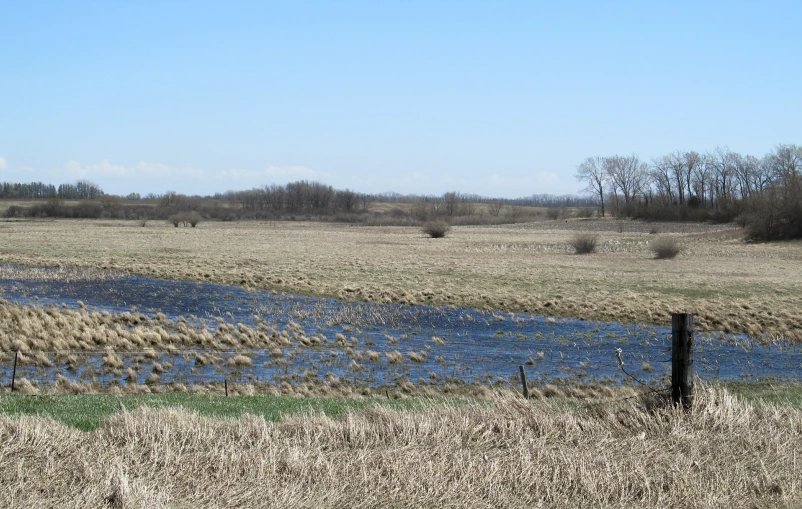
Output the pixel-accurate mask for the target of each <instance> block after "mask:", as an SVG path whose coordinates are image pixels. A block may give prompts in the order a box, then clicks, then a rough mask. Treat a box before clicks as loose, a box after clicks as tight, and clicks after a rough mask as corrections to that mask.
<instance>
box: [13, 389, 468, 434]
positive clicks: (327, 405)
mask: <svg viewBox="0 0 802 509" xmlns="http://www.w3.org/2000/svg"><path fill="white" fill-rule="evenodd" d="M459 403H460V402H458V401H455V400H447V399H443V400H435V399H427V398H406V399H391V400H388V399H379V398H377V399H347V398H298V397H290V396H235V397H230V398H227V397H225V396H210V395H203V394H191V393H166V394H150V395H136V396H110V395H106V394H92V395H53V396H26V395H20V394H14V395H9V394H5V395H2V396H0V414H3V415H9V416H15V415H36V416H41V417H49V418H51V419H54V420H56V421H59V422H61V423H63V424H66V425H67V426H72V427H74V428H77V429H79V430H82V431H92V430H95V429H97V427H98V426H100V424H101V423H102V422H103V421H104V420H105V419H107V418H109V417H110V416H112V415H113V414H115V413H118V412H120V411H121V410H122V409H123V408H125V409H126V410H128V411H131V410H134V409H135V408H137V407H139V406H142V405H145V406H148V407H151V408H165V407H177V408H184V409H186V410H190V411H193V412H197V413H198V414H201V415H205V416H209V417H216V418H223V419H236V418H238V417H240V416H241V415H243V414H246V413H247V414H252V415H257V416H262V417H264V418H265V419H267V420H270V421H279V420H280V419H281V418H283V417H286V416H291V415H299V414H310V413H312V414H319V413H322V414H325V415H327V416H330V417H338V416H340V415H342V414H344V413H346V412H359V411H364V410H365V409H368V408H372V407H374V406H377V405H381V406H384V407H388V408H392V409H395V410H415V409H422V408H430V407H432V406H436V405H455V404H459Z"/></svg>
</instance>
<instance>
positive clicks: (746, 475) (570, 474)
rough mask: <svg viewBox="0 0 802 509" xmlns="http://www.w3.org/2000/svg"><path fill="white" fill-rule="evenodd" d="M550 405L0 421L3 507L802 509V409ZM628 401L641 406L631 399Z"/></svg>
mask: <svg viewBox="0 0 802 509" xmlns="http://www.w3.org/2000/svg"><path fill="white" fill-rule="evenodd" d="M552 401H553V400H547V401H539V402H535V403H531V402H526V401H523V400H521V399H510V398H498V399H494V400H492V401H491V402H490V404H468V405H458V406H449V407H435V408H429V409H426V410H419V411H411V410H410V411H394V410H389V409H387V408H383V407H376V408H373V409H370V410H368V411H366V412H363V413H359V414H347V415H346V416H344V417H343V418H342V419H337V420H335V419H332V418H330V417H327V416H324V415H320V414H309V415H304V416H296V417H289V418H286V419H284V420H283V421H282V422H279V423H271V422H267V421H265V420H264V419H263V418H261V417H254V416H251V415H245V416H243V417H241V418H240V419H238V420H234V421H231V420H218V419H214V418H209V417H201V416H199V415H197V414H194V413H190V412H187V411H184V410H178V409H158V410H157V409H150V408H146V407H141V408H139V409H137V410H135V411H131V412H122V413H120V414H118V415H116V416H114V417H112V418H111V419H109V420H108V421H106V422H105V423H103V424H102V425H101V427H100V428H99V429H98V430H96V431H94V432H91V433H84V432H80V431H77V430H75V429H71V428H68V427H66V426H64V425H62V424H58V423H56V422H54V421H51V420H48V419H43V418H38V417H30V416H22V417H14V418H9V417H0V454H2V456H3V458H4V461H3V462H0V478H2V479H3V487H4V489H3V490H0V506H3V507H6V506H9V507H10V506H15V507H105V506H114V507H174V506H191V507H432V506H438V507H735V508H739V507H744V508H745V507H789V508H790V507H798V506H799V505H800V503H802V481H800V479H802V461H800V460H799V451H800V450H802V413H800V411H799V410H794V409H789V408H778V407H752V406H748V405H745V404H742V403H740V402H738V401H737V400H736V399H734V398H733V397H732V396H731V395H729V394H728V393H727V392H726V391H724V390H721V389H717V388H701V390H700V391H699V392H698V395H697V399H696V404H695V406H694V409H693V410H691V411H690V412H687V413H686V412H683V411H681V410H676V409H674V408H665V407H653V408H649V407H648V406H646V405H645V404H641V403H638V402H637V400H631V401H630V402H622V403H618V404H606V405H594V406H588V407H578V408H575V409H573V410H569V409H566V408H565V406H564V405H563V404H561V403H559V402H552ZM633 401H634V402H633Z"/></svg>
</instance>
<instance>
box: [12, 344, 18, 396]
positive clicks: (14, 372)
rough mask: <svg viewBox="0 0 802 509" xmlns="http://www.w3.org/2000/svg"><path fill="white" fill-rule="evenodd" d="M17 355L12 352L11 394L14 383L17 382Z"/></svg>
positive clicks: (15, 352)
mask: <svg viewBox="0 0 802 509" xmlns="http://www.w3.org/2000/svg"><path fill="white" fill-rule="evenodd" d="M17 353H18V352H17V351H16V350H14V368H13V369H12V370H11V392H14V382H16V381H17Z"/></svg>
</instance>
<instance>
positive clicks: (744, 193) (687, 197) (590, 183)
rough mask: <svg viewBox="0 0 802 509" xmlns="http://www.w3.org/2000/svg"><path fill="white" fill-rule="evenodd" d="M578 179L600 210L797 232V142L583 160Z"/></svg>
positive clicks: (800, 215) (800, 202) (776, 233)
mask: <svg viewBox="0 0 802 509" xmlns="http://www.w3.org/2000/svg"><path fill="white" fill-rule="evenodd" d="M576 178H577V179H578V180H580V181H582V182H584V183H585V184H586V185H587V191H588V192H589V193H591V195H592V196H594V197H596V199H597V200H598V202H599V205H600V207H601V212H602V215H604V214H605V211H606V210H609V209H612V211H613V214H615V215H616V216H619V217H621V216H624V217H634V218H644V219H648V220H697V221H699V220H714V221H722V222H726V221H732V220H737V221H739V222H741V223H742V224H743V225H744V226H747V227H748V228H749V231H750V234H751V235H752V237H754V238H756V239H778V238H797V237H802V147H798V146H796V145H778V146H777V147H776V148H775V149H774V151H772V152H770V153H768V154H766V155H765V156H763V157H755V156H752V155H741V154H738V153H737V152H733V151H730V150H728V149H722V148H718V149H716V150H715V151H714V152H708V153H706V154H700V153H698V152H681V151H677V152H674V153H672V154H668V155H664V156H662V157H658V158H656V159H653V160H652V161H651V162H650V163H649V162H646V161H642V160H641V159H640V158H639V157H638V156H637V155H635V154H632V155H629V156H620V155H615V156H608V157H589V158H587V159H585V161H583V162H582V163H581V164H580V165H579V166H578V167H577V173H576Z"/></svg>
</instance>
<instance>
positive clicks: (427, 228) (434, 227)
mask: <svg viewBox="0 0 802 509" xmlns="http://www.w3.org/2000/svg"><path fill="white" fill-rule="evenodd" d="M449 231H451V225H450V224H448V223H446V222H445V221H429V222H428V223H425V224H424V225H423V233H425V234H426V235H428V236H429V237H431V238H433V239H442V238H443V237H445V236H446V234H447V233H448V232H449Z"/></svg>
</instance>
